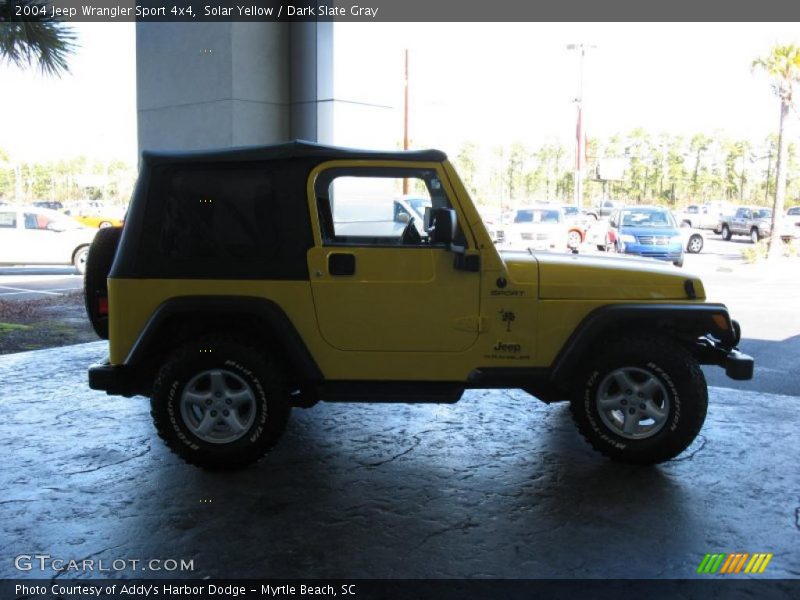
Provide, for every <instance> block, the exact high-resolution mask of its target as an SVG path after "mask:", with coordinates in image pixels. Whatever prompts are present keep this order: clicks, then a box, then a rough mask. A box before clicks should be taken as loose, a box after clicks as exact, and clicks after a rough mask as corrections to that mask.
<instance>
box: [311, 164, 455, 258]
mask: <svg viewBox="0 0 800 600" xmlns="http://www.w3.org/2000/svg"><path fill="white" fill-rule="evenodd" d="M404 184H405V185H404ZM404 188H405V190H406V192H405V193H404ZM315 193H316V200H317V212H318V215H319V222H320V228H321V233H322V239H323V243H324V244H326V245H355V246H430V245H431V243H430V236H429V233H428V231H427V230H426V223H425V218H426V213H427V212H428V210H429V209H431V208H452V204H451V202H450V200H449V198H448V197H447V194H446V192H445V190H444V186H443V185H442V182H441V180H440V179H439V175H438V173H437V172H436V171H435V170H434V169H405V168H399V167H398V168H374V169H373V168H363V167H362V168H336V169H329V170H326V171H323V172H322V173H321V174H320V175H319V177H317V180H316V182H315ZM412 230H413V231H412ZM457 240H458V241H459V243H461V244H463V243H464V242H463V240H464V236H463V232H461V231H460V229H459V233H458V235H457Z"/></svg>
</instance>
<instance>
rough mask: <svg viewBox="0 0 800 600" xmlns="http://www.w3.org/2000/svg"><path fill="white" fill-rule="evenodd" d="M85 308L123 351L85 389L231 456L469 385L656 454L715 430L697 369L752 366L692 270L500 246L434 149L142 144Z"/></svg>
mask: <svg viewBox="0 0 800 600" xmlns="http://www.w3.org/2000/svg"><path fill="white" fill-rule="evenodd" d="M404 189H405V190H406V193H405V194H404V193H403V190H404ZM86 304H87V310H88V313H89V316H90V318H91V320H92V323H93V325H94V327H95V329H96V330H97V332H98V333H99V334H100V335H101V336H102V337H107V338H108V340H109V350H110V356H109V359H108V361H107V362H105V363H103V364H98V365H94V366H92V367H91V368H90V369H89V384H90V386H91V387H92V388H93V389H98V390H105V391H106V392H108V393H109V394H120V395H124V396H133V395H143V396H148V397H150V399H151V404H152V415H153V420H154V422H155V426H156V429H157V430H158V433H159V435H160V436H161V437H162V438H163V439H164V440H165V441H166V443H167V444H168V446H169V447H170V448H171V449H172V450H173V451H174V452H176V453H177V454H178V455H180V456H181V457H182V458H184V459H185V460H186V461H187V462H189V463H191V464H194V465H199V466H202V467H207V468H215V469H226V468H235V467H240V466H243V465H245V464H248V463H251V462H253V461H256V460H258V459H259V458H260V457H262V456H263V455H264V454H265V453H266V452H267V451H268V450H269V449H270V448H271V447H272V446H273V445H274V444H275V443H276V442H277V441H278V439H279V438H280V436H281V434H282V433H283V431H284V429H285V427H286V423H287V419H288V417H289V413H290V410H291V408H292V407H294V406H301V407H310V406H312V405H313V404H315V403H316V402H318V401H320V400H326V401H337V400H348V401H353V400H361V401H383V402H386V401H394V402H431V401H434V402H455V401H457V400H458V399H459V398H460V397H461V394H462V393H463V392H464V390H465V389H466V388H522V389H524V390H526V391H527V392H529V393H530V394H532V395H533V396H536V397H537V398H539V399H541V400H543V401H545V402H554V401H560V400H567V401H569V402H570V403H571V412H572V416H573V417H574V420H575V422H576V424H577V426H578V429H579V430H580V432H581V433H582V434H583V436H584V437H585V438H586V439H587V440H588V442H589V443H590V444H591V445H592V446H593V447H594V448H595V449H596V450H598V451H599V452H601V453H602V454H604V455H606V456H608V457H610V458H612V459H615V460H619V461H624V462H629V463H638V464H652V463H657V462H660V461H665V460H669V459H670V458H672V457H674V456H676V455H678V454H680V453H681V452H682V451H683V450H684V449H686V447H687V446H688V445H689V444H690V443H691V442H692V440H694V438H695V436H696V435H697V433H698V432H699V430H700V428H701V426H702V425H703V421H704V419H705V416H706V408H707V404H708V392H707V387H706V382H705V378H704V376H703V373H702V371H701V369H700V365H701V364H715V365H720V366H722V367H724V368H725V369H726V372H727V374H728V375H729V376H730V377H732V378H733V379H749V378H751V377H752V373H753V360H752V358H750V357H749V356H746V355H744V354H742V353H740V352H739V351H738V350H737V349H736V345H737V343H738V341H739V337H740V329H739V326H738V324H737V323H736V322H735V321H732V320H731V318H730V316H729V315H728V311H727V309H726V308H725V306H724V305H722V304H711V303H708V302H706V299H705V291H704V288H703V284H702V283H701V282H700V280H698V279H697V278H695V277H693V276H691V275H688V274H686V273H685V272H684V271H682V270H680V269H677V268H674V267H672V266H671V265H662V264H660V263H657V262H656V261H648V260H640V259H623V258H616V257H611V256H580V255H575V254H556V253H550V254H547V253H543V254H534V253H531V252H527V253H522V252H520V253H500V252H498V251H497V249H496V248H495V246H494V244H493V243H492V241H491V239H490V238H489V235H488V234H487V231H486V229H485V227H484V225H483V223H482V222H481V219H480V216H479V215H478V212H477V210H476V208H475V206H474V205H473V203H472V201H471V200H470V198H469V195H468V193H467V191H466V189H465V188H464V185H463V184H462V182H461V181H460V179H459V177H458V175H457V174H456V172H455V170H454V169H453V166H452V165H451V164H450V162H448V160H447V157H446V156H445V155H444V154H443V153H441V152H438V151H434V150H429V151H415V152H372V151H359V150H350V149H342V148H333V147H326V146H319V145H314V144H308V143H304V142H293V143H288V144H282V145H277V146H269V147H259V148H244V149H233V150H223V151H218V152H202V153H188V154H187V153H181V154H171V153H145V154H144V155H143V158H142V163H141V172H140V175H139V180H138V182H137V186H136V190H135V192H134V196H133V199H132V202H131V205H130V209H129V213H128V216H127V219H126V221H125V225H124V227H123V228H122V229H121V230H120V229H103V230H101V231H100V232H99V233H98V236H97V238H96V239H95V242H94V244H93V245H92V249H91V251H90V254H89V260H88V265H87V272H86Z"/></svg>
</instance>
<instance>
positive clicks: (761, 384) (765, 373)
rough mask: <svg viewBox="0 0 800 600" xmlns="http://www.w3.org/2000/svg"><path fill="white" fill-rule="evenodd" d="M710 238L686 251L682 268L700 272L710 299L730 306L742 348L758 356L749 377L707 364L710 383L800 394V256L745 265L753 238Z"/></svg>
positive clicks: (794, 394)
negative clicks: (689, 252)
mask: <svg viewBox="0 0 800 600" xmlns="http://www.w3.org/2000/svg"><path fill="white" fill-rule="evenodd" d="M715 237H716V236H713V234H712V236H711V239H707V240H706V248H704V251H703V253H701V254H697V255H687V257H686V261H685V263H684V268H685V269H686V270H688V271H694V272H695V273H696V274H698V275H700V277H701V278H702V280H703V283H704V285H705V287H706V296H707V298H708V299H709V301H713V302H722V303H724V304H726V305H727V306H728V309H729V310H730V313H731V316H732V317H733V318H734V319H736V320H738V321H739V323H740V324H741V326H742V341H741V343H740V344H739V348H740V349H741V350H742V351H743V352H746V353H747V354H749V355H750V356H752V357H754V358H755V360H756V370H755V376H754V377H753V379H752V380H750V381H733V380H732V379H729V378H728V377H727V376H726V375H725V373H724V371H723V370H722V369H721V368H719V367H705V368H704V371H705V374H706V379H707V380H708V383H709V385H713V386H720V387H731V388H736V389H741V390H752V391H759V392H767V393H772V394H783V395H787V396H800V383H798V382H800V306H798V300H800V259H797V258H795V259H792V260H791V261H778V262H775V263H771V262H769V263H763V262H762V263H759V264H754V265H746V264H742V263H741V261H740V255H741V250H742V248H744V247H747V246H749V245H750V242H749V241H742V242H741V243H737V242H723V241H721V240H719V239H714V238H715Z"/></svg>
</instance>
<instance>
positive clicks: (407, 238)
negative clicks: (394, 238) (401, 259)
mask: <svg viewBox="0 0 800 600" xmlns="http://www.w3.org/2000/svg"><path fill="white" fill-rule="evenodd" d="M400 242H401V243H402V244H403V245H404V246H405V245H417V244H420V243H421V242H422V236H421V235H420V234H419V231H417V228H416V226H415V225H414V217H411V218H410V219H409V221H408V223H407V224H406V226H405V229H403V234H402V235H401V236H400Z"/></svg>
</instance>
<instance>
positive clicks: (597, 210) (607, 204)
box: [584, 200, 623, 220]
mask: <svg viewBox="0 0 800 600" xmlns="http://www.w3.org/2000/svg"><path fill="white" fill-rule="evenodd" d="M622 204H623V203H622V202H617V201H616V200H601V201H599V202H596V203H595V204H594V206H591V207H589V208H587V209H586V210H585V211H584V212H585V213H586V215H587V216H589V217H592V218H593V219H595V220H596V219H602V218H604V217H609V216H611V213H613V212H614V210H616V209H617V208H620V207H621V206H622Z"/></svg>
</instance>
